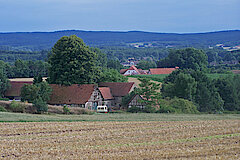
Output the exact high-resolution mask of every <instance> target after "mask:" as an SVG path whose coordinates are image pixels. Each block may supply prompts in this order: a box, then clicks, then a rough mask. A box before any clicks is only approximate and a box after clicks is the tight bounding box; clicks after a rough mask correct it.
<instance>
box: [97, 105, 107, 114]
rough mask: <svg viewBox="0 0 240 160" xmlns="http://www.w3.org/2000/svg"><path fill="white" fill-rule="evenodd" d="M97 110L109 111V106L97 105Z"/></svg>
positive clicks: (101, 111)
mask: <svg viewBox="0 0 240 160" xmlns="http://www.w3.org/2000/svg"><path fill="white" fill-rule="evenodd" d="M97 112H99V113H107V112H108V107H107V106H97Z"/></svg>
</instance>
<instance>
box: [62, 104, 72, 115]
mask: <svg viewBox="0 0 240 160" xmlns="http://www.w3.org/2000/svg"><path fill="white" fill-rule="evenodd" d="M63 113H64V114H69V113H70V109H69V107H68V106H67V105H64V106H63Z"/></svg>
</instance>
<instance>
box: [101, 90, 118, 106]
mask: <svg viewBox="0 0 240 160" xmlns="http://www.w3.org/2000/svg"><path fill="white" fill-rule="evenodd" d="M99 91H100V92H101V94H102V96H103V104H104V105H106V106H108V108H112V106H113V105H114V97H113V96H112V94H111V90H110V88H109V87H99Z"/></svg>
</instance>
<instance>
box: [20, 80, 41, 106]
mask: <svg viewBox="0 0 240 160" xmlns="http://www.w3.org/2000/svg"><path fill="white" fill-rule="evenodd" d="M39 90H40V88H39V87H38V86H36V85H27V84H25V85H24V86H23V87H22V88H21V97H22V99H21V101H23V102H24V101H28V102H30V103H32V102H33V101H34V100H35V99H37V98H38V97H39V95H38V92H39Z"/></svg>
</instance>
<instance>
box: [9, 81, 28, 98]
mask: <svg viewBox="0 0 240 160" xmlns="http://www.w3.org/2000/svg"><path fill="white" fill-rule="evenodd" d="M24 84H29V85H30V84H32V82H29V81H10V85H11V86H10V88H9V89H7V91H6V92H5V96H6V97H19V96H20V94H21V88H22V87H23V86H24Z"/></svg>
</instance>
